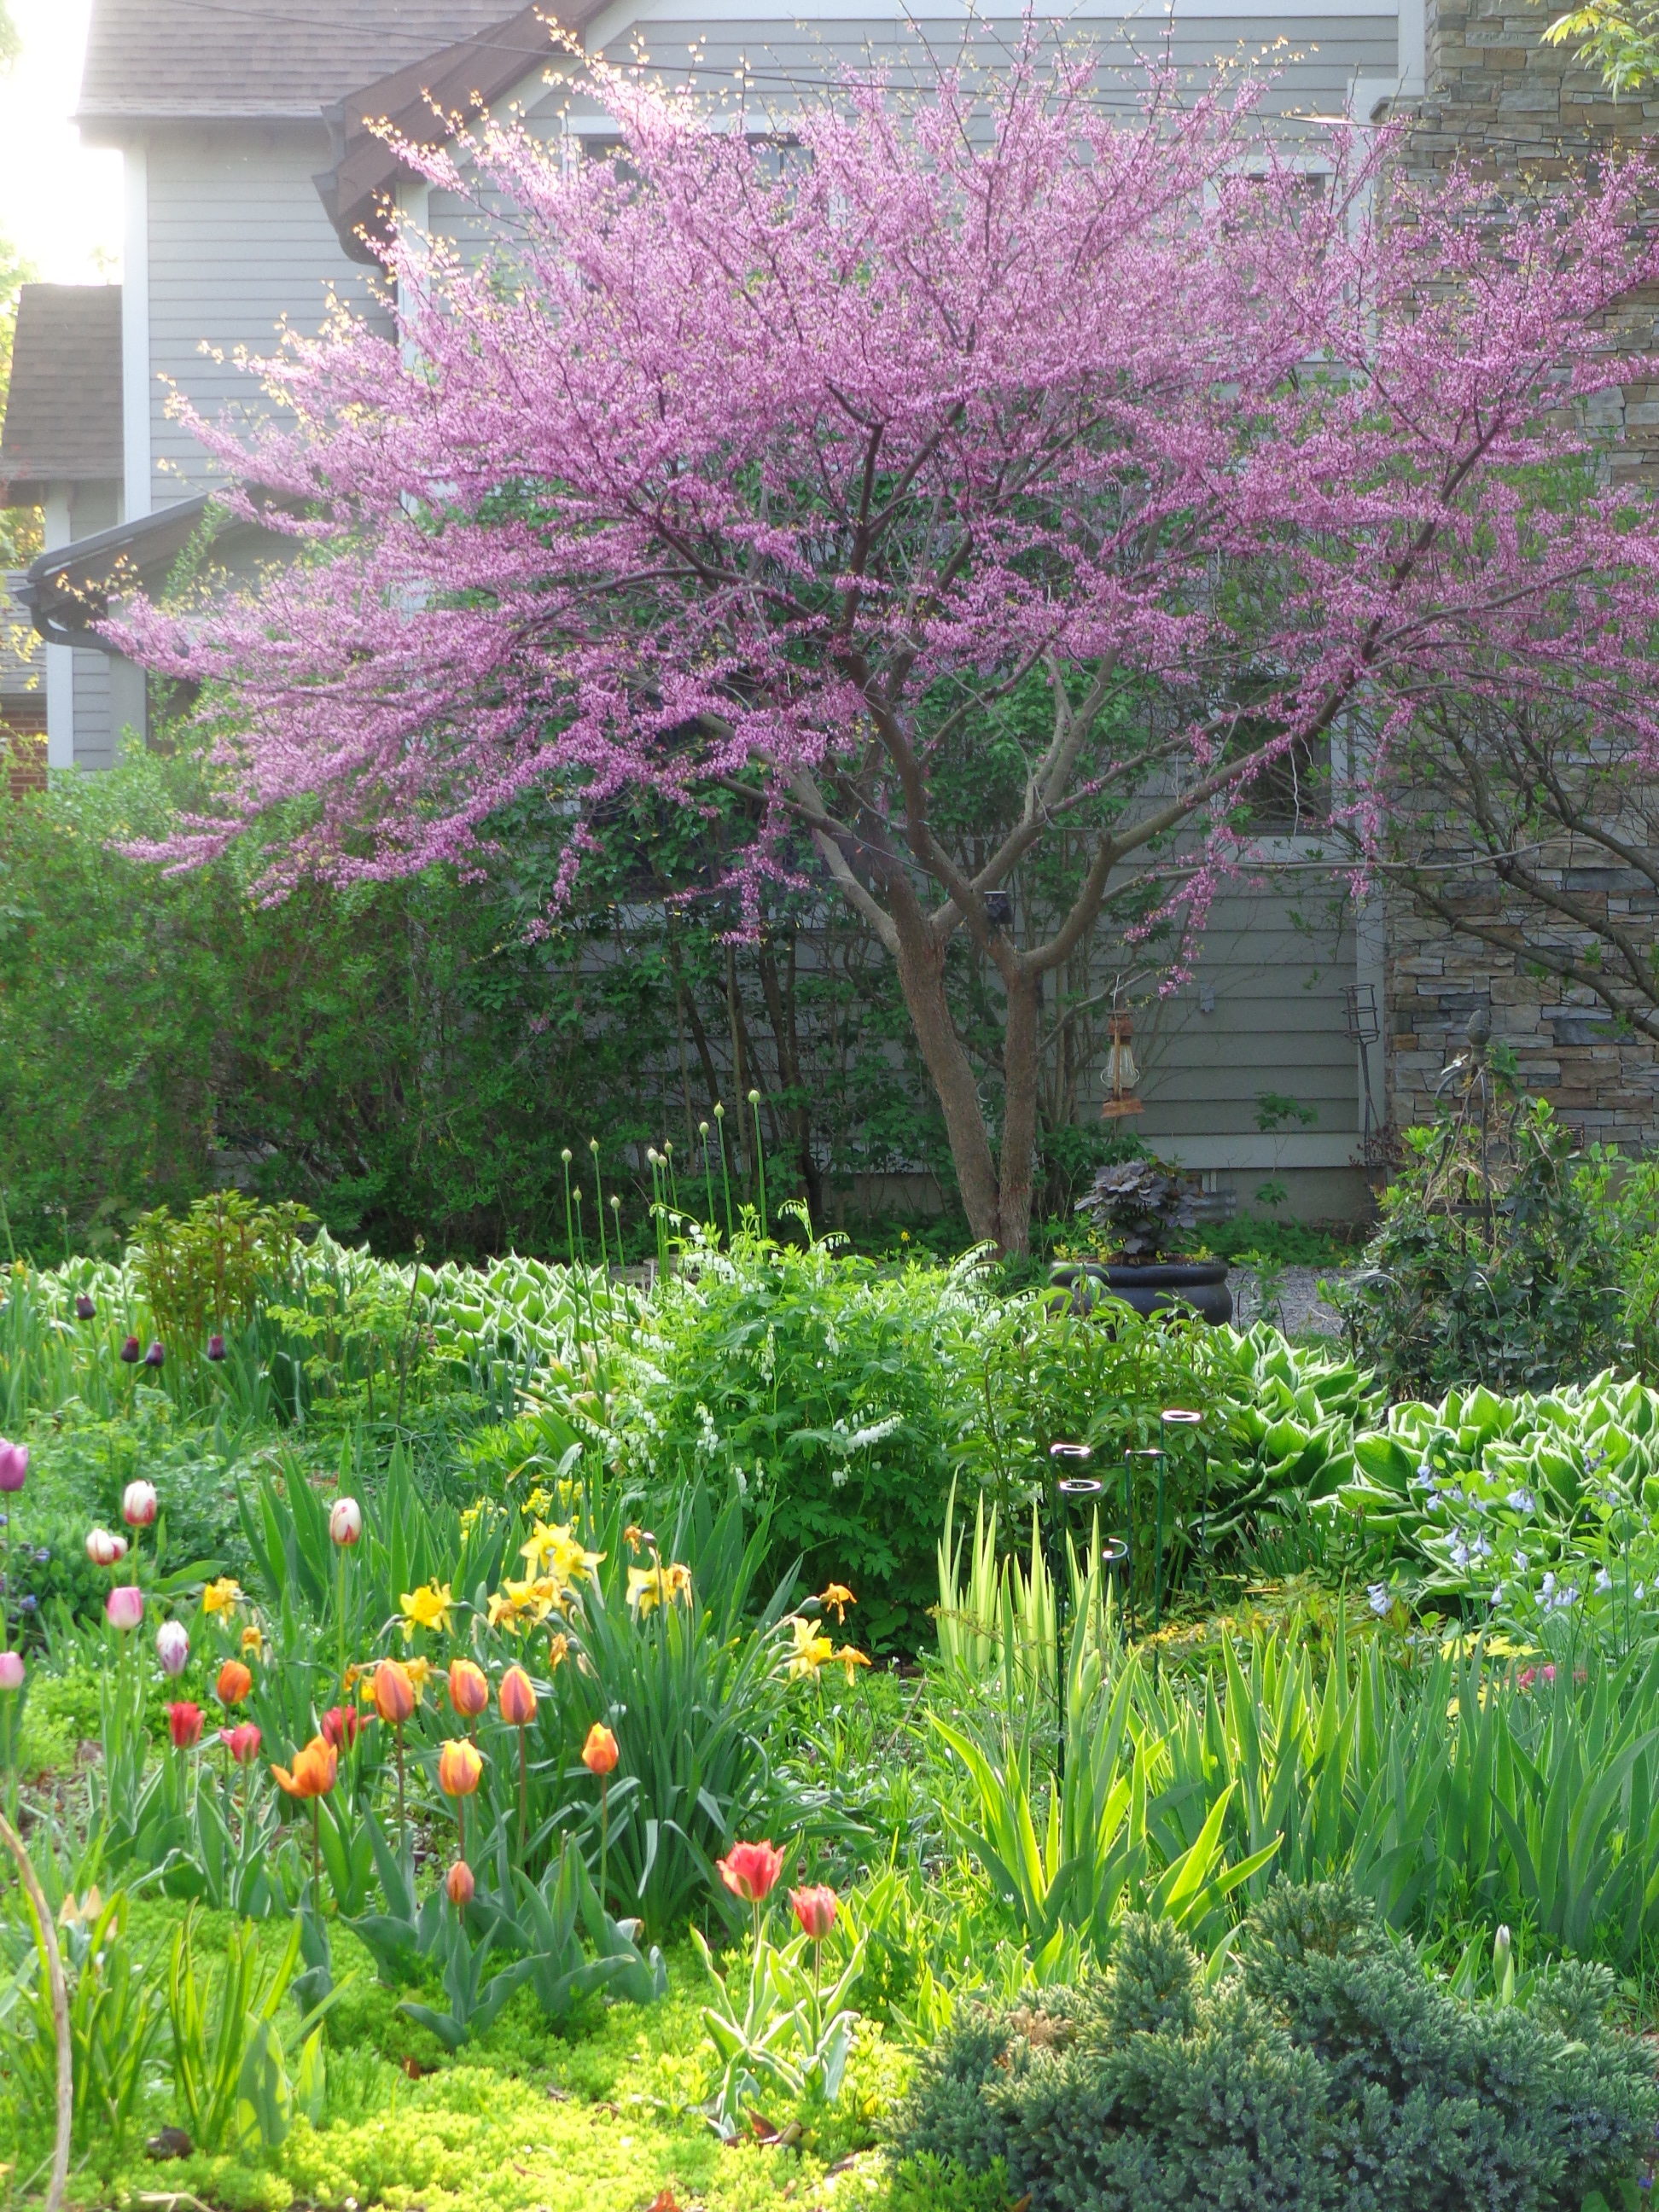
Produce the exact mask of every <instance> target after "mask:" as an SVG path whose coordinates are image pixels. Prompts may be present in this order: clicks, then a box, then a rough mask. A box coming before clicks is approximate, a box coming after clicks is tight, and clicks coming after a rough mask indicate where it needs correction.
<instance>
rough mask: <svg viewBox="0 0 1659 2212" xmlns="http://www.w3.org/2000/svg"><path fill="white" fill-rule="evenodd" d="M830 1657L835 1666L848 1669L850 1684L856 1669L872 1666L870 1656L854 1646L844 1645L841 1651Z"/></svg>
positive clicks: (832, 1653) (833, 1653) (833, 1652)
mask: <svg viewBox="0 0 1659 2212" xmlns="http://www.w3.org/2000/svg"><path fill="white" fill-rule="evenodd" d="M829 1656H830V1659H831V1660H832V1661H833V1662H834V1663H835V1665H836V1666H837V1667H845V1668H846V1669H847V1679H848V1682H849V1683H850V1682H851V1681H852V1679H853V1674H854V1669H855V1668H859V1667H867V1666H868V1665H869V1664H870V1660H869V1655H868V1654H867V1653H866V1652H863V1651H860V1650H859V1648H858V1646H857V1645H856V1644H842V1647H841V1650H839V1651H832V1652H831V1653H830V1655H829Z"/></svg>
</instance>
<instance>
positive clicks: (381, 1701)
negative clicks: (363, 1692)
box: [371, 1659, 415, 1728]
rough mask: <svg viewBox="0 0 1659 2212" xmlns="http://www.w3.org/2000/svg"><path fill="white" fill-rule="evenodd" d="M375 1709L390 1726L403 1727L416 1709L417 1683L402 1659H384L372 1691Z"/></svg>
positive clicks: (377, 1669) (375, 1677) (377, 1670)
mask: <svg viewBox="0 0 1659 2212" xmlns="http://www.w3.org/2000/svg"><path fill="white" fill-rule="evenodd" d="M371 1695H372V1696H373V1698H374V1710H375V1711H376V1712H377V1713H379V1715H380V1718H381V1719H382V1720H383V1721H385V1722H386V1724H387V1726H388V1727H391V1728H401V1727H402V1726H403V1724H404V1722H405V1721H406V1720H408V1719H409V1717H410V1715H411V1714H412V1713H413V1712H414V1711H415V1685H414V1683H413V1682H412V1681H410V1678H409V1669H408V1668H407V1667H405V1666H404V1664H403V1662H402V1661H401V1660H398V1659H382V1660H381V1662H380V1665H379V1666H378V1667H377V1668H375V1669H374V1689H373V1691H372V1692H371Z"/></svg>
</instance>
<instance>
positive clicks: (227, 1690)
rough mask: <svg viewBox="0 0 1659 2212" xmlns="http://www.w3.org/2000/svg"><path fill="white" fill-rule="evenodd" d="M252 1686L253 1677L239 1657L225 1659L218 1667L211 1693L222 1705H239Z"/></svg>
mask: <svg viewBox="0 0 1659 2212" xmlns="http://www.w3.org/2000/svg"><path fill="white" fill-rule="evenodd" d="M252 1687H253V1677H252V1674H250V1673H249V1671H248V1669H247V1668H246V1667H245V1666H243V1664H242V1662H241V1661H240V1659H227V1660H226V1662H225V1663H224V1665H223V1666H222V1668H220V1669H219V1679H218V1680H217V1681H216V1683H215V1684H214V1686H213V1694H214V1696H215V1697H216V1698H217V1699H218V1700H219V1703H220V1704H221V1705H224V1706H226V1707H229V1706H231V1705H240V1704H241V1702H242V1700H243V1699H244V1698H245V1697H246V1695H247V1693H248V1692H249V1691H250V1690H251V1689H252Z"/></svg>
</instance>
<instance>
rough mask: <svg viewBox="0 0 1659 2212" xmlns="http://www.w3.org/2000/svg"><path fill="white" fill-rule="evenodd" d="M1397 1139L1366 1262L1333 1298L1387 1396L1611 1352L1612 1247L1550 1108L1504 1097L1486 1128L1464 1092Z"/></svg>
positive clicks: (1585, 1371)
mask: <svg viewBox="0 0 1659 2212" xmlns="http://www.w3.org/2000/svg"><path fill="white" fill-rule="evenodd" d="M1406 1141H1407V1146H1409V1147H1410V1150H1411V1154H1412V1158H1411V1163H1410V1164H1409V1165H1408V1166H1407V1169H1406V1170H1405V1171H1404V1172H1403V1173H1402V1174H1401V1176H1400V1177H1399V1179H1398V1181H1397V1182H1395V1184H1394V1185H1393V1187H1392V1188H1390V1189H1389V1193H1388V1194H1387V1196H1386V1197H1385V1198H1384V1200H1383V1225H1382V1227H1381V1228H1380V1229H1379V1230H1378V1231H1377V1233H1376V1237H1373V1238H1372V1240H1371V1242H1370V1244H1369V1245H1368V1246H1367V1247H1366V1249H1365V1255H1364V1271H1363V1273H1360V1274H1359V1275H1358V1277H1357V1278H1356V1279H1354V1281H1352V1283H1351V1284H1349V1285H1347V1286H1346V1288H1344V1289H1343V1290H1341V1291H1339V1292H1338V1293H1337V1294H1336V1305H1337V1309H1338V1310H1339V1312H1340V1314H1341V1316H1342V1318H1343V1322H1344V1324H1345V1326H1346V1329H1347V1331H1348V1334H1349V1338H1350V1340H1351V1341H1352V1345H1353V1347H1354V1351H1355V1353H1356V1356H1357V1357H1358V1358H1359V1360H1360V1361H1361V1362H1362V1363H1363V1364H1365V1365H1367V1366H1369V1367H1370V1368H1372V1369H1374V1370H1376V1377H1377V1380H1378V1381H1379V1382H1380V1383H1383V1385H1384V1387H1385V1388H1386V1389H1387V1390H1388V1392H1389V1395H1390V1396H1391V1397H1396V1398H1411V1397H1420V1396H1423V1395H1426V1394H1427V1393H1428V1392H1430V1391H1431V1390H1437V1389H1448V1388H1449V1387H1451V1386H1453V1385H1468V1384H1469V1383H1483V1384H1485V1385H1486V1388H1487V1389H1492V1390H1499V1391H1504V1390H1522V1389H1551V1388H1553V1386H1554V1385H1555V1384H1556V1383H1567V1382H1577V1381H1582V1380H1583V1378H1584V1377H1586V1376H1589V1375H1593V1374H1594V1373H1595V1370H1597V1368H1599V1367H1602V1366H1605V1365H1607V1364H1608V1363H1609V1362H1610V1361H1612V1360H1613V1358H1615V1357H1616V1356H1618V1354H1619V1352H1620V1348H1621V1328H1620V1318H1621V1307H1622V1304H1623V1301H1622V1298H1621V1294H1620V1287H1619V1275H1620V1265H1619V1255H1618V1251H1617V1249H1616V1247H1615V1244H1614V1243H1613V1238H1612V1237H1611V1235H1610V1233H1609V1225H1608V1223H1607V1219H1606V1218H1605V1216H1604V1215H1602V1214H1600V1213H1598V1212H1597V1211H1596V1209H1595V1207H1594V1206H1592V1204H1591V1202H1590V1192H1589V1188H1587V1186H1586V1184H1585V1182H1584V1180H1583V1176H1581V1175H1580V1174H1579V1173H1578V1172H1577V1170H1576V1165H1575V1163H1576V1159H1577V1138H1576V1137H1575V1135H1574V1133H1573V1132H1572V1131H1571V1129H1570V1128H1569V1127H1567V1125H1566V1124H1565V1122H1562V1121H1558V1120H1557V1119H1556V1117H1555V1115H1554V1114H1553V1112H1552V1110H1551V1109H1550V1108H1549V1106H1548V1105H1547V1103H1546V1102H1545V1101H1544V1100H1542V1099H1533V1100H1515V1099H1510V1100H1509V1101H1507V1102H1506V1103H1505V1106H1504V1112H1503V1114H1502V1115H1501V1117H1500V1118H1499V1120H1498V1127H1496V1130H1495V1131H1494V1129H1493V1128H1492V1127H1489V1126H1488V1124H1487V1122H1486V1121H1485V1120H1483V1119H1478V1118H1476V1117H1475V1116H1474V1115H1473V1114H1472V1112H1471V1110H1470V1106H1469V1101H1468V1098H1467V1097H1466V1098H1464V1099H1463V1100H1462V1101H1461V1102H1460V1103H1459V1104H1458V1106H1457V1107H1456V1108H1455V1109H1452V1108H1448V1109H1444V1110H1443V1112H1442V1114H1441V1115H1440V1117H1439V1118H1438V1119H1437V1121H1435V1122H1434V1123H1433V1124H1431V1126H1430V1127H1425V1128H1421V1129H1411V1130H1408V1131H1407V1134H1406Z"/></svg>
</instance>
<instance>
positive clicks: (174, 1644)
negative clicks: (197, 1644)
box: [155, 1620, 190, 1675]
mask: <svg viewBox="0 0 1659 2212" xmlns="http://www.w3.org/2000/svg"><path fill="white" fill-rule="evenodd" d="M155 1656H156V1657H157V1658H158V1659H159V1660H160V1661H161V1672H162V1673H163V1674H168V1675H172V1674H183V1673H184V1671H185V1668H186V1667H187V1666H188V1665H189V1664H190V1632H189V1630H188V1629H187V1628H185V1625H184V1623H183V1622H182V1621H179V1620H164V1621H163V1622H162V1623H161V1626H160V1627H159V1628H158V1629H157V1630H156V1632H155Z"/></svg>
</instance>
